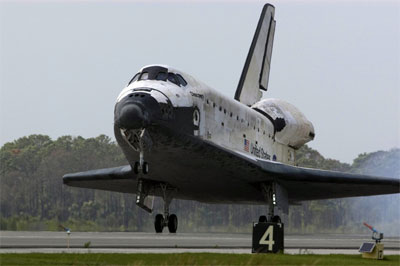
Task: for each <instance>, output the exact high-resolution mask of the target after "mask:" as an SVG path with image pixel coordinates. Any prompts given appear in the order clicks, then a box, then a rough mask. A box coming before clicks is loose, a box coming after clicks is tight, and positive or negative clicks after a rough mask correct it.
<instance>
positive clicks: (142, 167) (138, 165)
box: [133, 150, 149, 175]
mask: <svg viewBox="0 0 400 266" xmlns="http://www.w3.org/2000/svg"><path fill="white" fill-rule="evenodd" d="M140 171H141V172H142V173H143V174H145V175H146V174H148V173H149V163H148V162H145V161H144V151H143V150H141V151H140V160H139V162H135V164H134V165H133V172H134V173H135V174H139V173H140Z"/></svg>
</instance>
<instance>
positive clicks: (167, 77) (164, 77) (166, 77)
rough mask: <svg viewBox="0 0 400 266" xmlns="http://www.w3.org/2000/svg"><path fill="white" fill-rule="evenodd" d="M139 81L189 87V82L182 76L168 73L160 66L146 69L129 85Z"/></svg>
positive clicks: (134, 77)
mask: <svg viewBox="0 0 400 266" xmlns="http://www.w3.org/2000/svg"><path fill="white" fill-rule="evenodd" d="M138 80H160V81H169V82H172V83H174V84H175V85H177V86H183V87H185V86H186V85H187V82H186V80H185V79H184V78H183V77H182V75H180V74H175V73H172V72H168V69H167V68H165V67H159V66H152V67H146V68H144V69H143V71H142V72H140V73H137V74H136V75H135V76H133V78H132V79H131V81H129V83H128V85H129V84H131V83H132V82H135V81H138Z"/></svg>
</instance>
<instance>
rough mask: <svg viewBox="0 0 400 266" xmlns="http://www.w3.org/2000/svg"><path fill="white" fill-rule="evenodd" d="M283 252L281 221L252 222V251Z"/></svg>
mask: <svg viewBox="0 0 400 266" xmlns="http://www.w3.org/2000/svg"><path fill="white" fill-rule="evenodd" d="M279 251H282V252H283V223H269V222H268V223H253V246H252V253H277V252H279Z"/></svg>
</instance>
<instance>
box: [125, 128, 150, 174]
mask: <svg viewBox="0 0 400 266" xmlns="http://www.w3.org/2000/svg"><path fill="white" fill-rule="evenodd" d="M124 135H125V136H126V138H127V140H128V142H129V143H130V144H131V145H132V147H133V148H134V149H135V150H136V151H139V161H138V162H135V164H134V165H133V172H134V173H135V174H139V173H140V172H142V173H143V174H147V173H148V172H149V164H148V163H147V162H145V160H144V151H145V150H149V149H150V148H151V146H152V145H153V141H152V140H151V137H150V135H149V133H148V132H147V131H146V129H145V128H144V129H140V130H136V131H134V132H129V131H127V132H124Z"/></svg>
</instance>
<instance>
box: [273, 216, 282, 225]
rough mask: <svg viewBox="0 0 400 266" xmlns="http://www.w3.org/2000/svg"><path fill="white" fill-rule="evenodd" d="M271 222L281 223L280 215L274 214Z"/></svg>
mask: <svg viewBox="0 0 400 266" xmlns="http://www.w3.org/2000/svg"><path fill="white" fill-rule="evenodd" d="M271 222H273V223H282V221H281V217H279V216H278V215H275V216H274V217H272V220H271Z"/></svg>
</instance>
